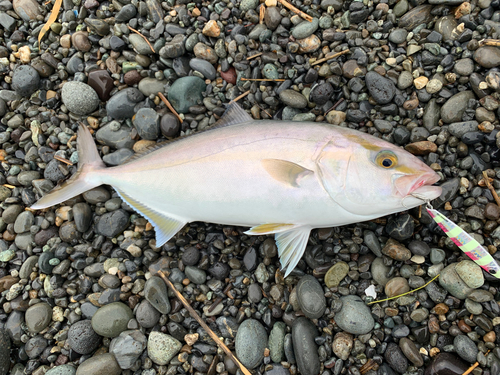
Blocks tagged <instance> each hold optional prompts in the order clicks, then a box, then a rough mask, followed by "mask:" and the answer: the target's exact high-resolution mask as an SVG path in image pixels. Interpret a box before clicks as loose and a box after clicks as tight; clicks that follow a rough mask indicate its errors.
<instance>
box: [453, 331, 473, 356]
mask: <svg viewBox="0 0 500 375" xmlns="http://www.w3.org/2000/svg"><path fill="white" fill-rule="evenodd" d="M453 346H454V347H455V352H456V353H457V354H458V355H459V356H460V357H461V358H462V359H464V360H466V361H467V362H469V363H474V362H476V357H477V353H478V349H477V346H476V343H475V342H474V341H472V340H471V339H470V338H469V337H468V336H466V335H458V336H456V337H455V339H454V340H453Z"/></svg>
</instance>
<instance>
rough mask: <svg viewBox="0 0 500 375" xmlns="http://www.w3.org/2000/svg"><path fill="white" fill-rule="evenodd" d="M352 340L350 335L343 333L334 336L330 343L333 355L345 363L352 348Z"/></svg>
mask: <svg viewBox="0 0 500 375" xmlns="http://www.w3.org/2000/svg"><path fill="white" fill-rule="evenodd" d="M353 343H354V340H353V338H352V335H350V334H348V333H345V332H338V333H336V334H335V337H334V338H333V343H332V350H333V353H334V354H335V355H336V356H337V357H338V358H340V359H341V360H343V361H347V359H348V358H349V354H351V350H352V347H353Z"/></svg>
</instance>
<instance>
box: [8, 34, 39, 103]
mask: <svg viewBox="0 0 500 375" xmlns="http://www.w3.org/2000/svg"><path fill="white" fill-rule="evenodd" d="M4 27H5V26H4ZM6 28H7V27H6ZM39 85H40V75H39V74H38V72H37V71H36V70H35V69H34V68H33V67H31V66H29V65H20V66H18V67H17V68H16V69H15V70H14V73H13V74H12V88H13V89H14V90H15V91H16V93H17V94H19V95H20V96H23V97H28V96H30V95H31V94H33V93H34V92H35V91H36V90H37V89H38V88H39Z"/></svg>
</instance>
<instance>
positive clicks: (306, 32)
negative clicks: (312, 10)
mask: <svg viewBox="0 0 500 375" xmlns="http://www.w3.org/2000/svg"><path fill="white" fill-rule="evenodd" d="M318 26H319V20H318V19H317V18H316V17H315V18H313V20H312V22H309V21H303V22H301V23H299V24H298V25H297V26H295V27H294V28H293V30H292V36H293V37H294V38H295V39H304V38H307V37H308V36H311V35H312V34H313V33H314V32H315V31H316V30H317V29H318Z"/></svg>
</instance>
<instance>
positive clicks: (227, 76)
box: [220, 67, 236, 85]
mask: <svg viewBox="0 0 500 375" xmlns="http://www.w3.org/2000/svg"><path fill="white" fill-rule="evenodd" d="M220 76H221V77H222V79H223V80H224V81H226V82H227V83H232V84H233V85H236V70H234V68H233V67H230V68H229V69H228V70H227V72H220Z"/></svg>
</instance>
